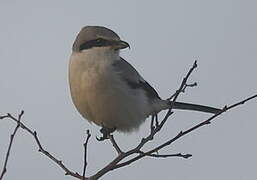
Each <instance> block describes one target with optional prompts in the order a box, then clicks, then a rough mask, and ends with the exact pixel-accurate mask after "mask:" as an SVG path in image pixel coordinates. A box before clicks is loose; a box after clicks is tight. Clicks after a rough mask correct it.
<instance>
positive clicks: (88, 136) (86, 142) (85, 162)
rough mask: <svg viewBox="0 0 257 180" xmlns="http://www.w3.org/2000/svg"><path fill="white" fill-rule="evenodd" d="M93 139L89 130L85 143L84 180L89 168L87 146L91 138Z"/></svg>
mask: <svg viewBox="0 0 257 180" xmlns="http://www.w3.org/2000/svg"><path fill="white" fill-rule="evenodd" d="M90 137H91V134H90V132H89V130H87V139H86V141H85V143H84V167H83V175H82V176H83V180H84V179H85V175H86V168H87V145H88V141H89V138H90Z"/></svg>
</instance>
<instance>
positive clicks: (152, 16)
mask: <svg viewBox="0 0 257 180" xmlns="http://www.w3.org/2000/svg"><path fill="white" fill-rule="evenodd" d="M256 7H257V3H256V2H255V1H250V0H249V1H248V0H246V1H242V0H216V1H209V0H195V1H185V0H173V1H168V0H167V1H146V0H145V1H137V0H129V1H120V0H116V1H114V0H108V1H97V0H96V1H86V0H77V1H68V0H67V1H53V0H44V1H32V0H30V1H29V0H23V1H17V0H0V22H1V28H0V115H4V114H5V113H7V112H10V113H13V114H17V113H19V112H20V110H22V109H23V110H25V115H24V118H23V119H22V121H23V122H24V123H26V124H27V125H28V126H29V127H31V128H32V129H34V130H36V131H37V132H38V135H39V138H40V140H41V142H42V144H43V145H44V147H45V148H46V149H47V150H48V151H50V152H52V153H53V154H54V155H55V156H56V157H58V158H59V159H62V160H63V162H64V163H65V164H66V165H67V166H68V167H69V168H70V169H72V170H74V171H78V172H81V171H82V166H83V146H82V144H83V141H84V139H85V130H86V129H90V130H91V133H92V135H93V138H92V139H91V140H90V146H89V149H88V152H89V159H88V163H89V166H88V174H89V175H92V174H93V173H94V172H96V171H97V170H99V169H100V168H101V167H103V166H104V165H105V164H106V163H107V162H109V161H110V160H111V159H112V158H113V157H114V156H115V152H114V150H113V147H112V146H111V145H110V143H109V142H107V141H106V142H103V143H99V142H97V141H96V140H95V138H94V137H95V136H97V135H99V132H98V129H99V127H97V126H95V125H93V124H89V123H88V122H87V121H86V120H84V119H83V118H82V117H81V116H80V115H79V113H78V112H77V111H76V109H75V108H74V106H73V104H72V102H71V98H70V94H69V88H68V81H67V69H68V68H67V67H68V59H69V56H70V53H71V46H72V43H73V40H74V38H75V37H76V34H77V33H78V31H79V30H80V29H81V28H82V27H83V26H85V25H101V26H106V27H108V28H111V29H113V30H114V31H115V32H117V33H118V34H119V35H120V37H121V38H122V39H123V40H125V41H127V42H129V43H130V45H131V49H130V50H128V49H126V50H123V51H122V53H121V56H122V57H124V58H125V59H127V61H129V62H130V63H131V64H132V65H133V66H135V67H136V68H137V69H138V71H139V72H140V73H141V74H142V76H143V77H144V78H145V79H146V80H147V81H148V82H149V83H150V84H152V86H153V87H155V88H156V90H157V91H158V92H159V94H160V96H161V97H163V98H166V97H168V96H169V95H170V94H172V93H173V92H174V91H175V90H176V89H177V88H178V86H179V84H180V82H181V80H182V78H183V76H184V75H185V74H186V73H187V71H188V69H189V68H190V67H191V65H192V63H193V61H194V60H195V59H197V60H198V65H199V66H198V68H197V70H196V71H195V72H194V73H193V75H192V76H191V78H190V80H189V81H190V82H195V81H196V82H197V83H198V86H197V87H196V88H193V89H188V91H187V92H186V93H185V94H183V95H181V96H180V98H179V100H180V101H186V102H193V103H199V104H205V105H212V106H216V107H223V106H224V105H226V104H232V103H235V102H237V101H239V100H241V99H243V98H246V97H247V96H250V95H253V94H256V92H257V81H256V78H257V73H256V68H257V59H256V57H257V33H256V32H257V11H256ZM256 106H257V100H253V101H252V102H249V103H247V104H245V105H243V106H241V107H238V108H237V109H234V110H232V111H230V112H228V113H226V114H224V115H222V116H220V117H219V118H217V119H216V120H215V121H214V122H213V123H212V124H211V125H209V126H206V127H203V128H201V129H200V130H197V131H194V132H193V133H191V134H189V135H187V136H186V137H184V138H182V139H180V140H179V141H177V142H176V143H174V144H172V146H169V147H167V148H165V150H163V151H161V152H160V153H177V152H181V153H190V154H193V156H192V157H191V158H190V159H187V160H186V159H181V158H170V159H151V158H145V159H143V160H140V161H138V162H136V163H134V164H133V165H130V166H129V167H125V168H122V169H119V170H116V171H113V172H110V173H108V174H107V175H105V176H104V177H103V179H106V180H113V179H124V180H128V179H149V180H150V179H176V180H192V179H197V180H206V179H208V180H216V179H233V180H248V179H256V178H257V174H256V167H257V163H256V162H257V156H256V152H257V144H256V136H257V132H256V127H257V119H256V117H257V111H256ZM208 117H209V115H208V114H203V113H196V112H185V111H176V113H175V114H174V116H172V117H171V118H170V119H169V121H168V122H167V124H166V127H165V128H164V130H163V132H162V133H161V134H160V135H159V136H158V137H156V139H155V141H154V142H152V143H151V144H150V145H149V146H148V147H151V146H154V145H158V144H160V143H162V142H164V141H165V140H168V139H169V138H172V137H173V136H174V135H176V134H177V133H178V132H179V131H180V130H185V129H186V128H189V127H191V126H192V125H194V124H196V123H198V122H200V121H202V120H205V119H206V118H208ZM14 127H15V124H14V123H13V122H11V121H7V120H4V121H1V122H0V169H2V166H3V161H4V156H5V153H6V150H7V146H8V143H9V136H10V134H11V132H12V131H13V129H14ZM148 131H149V120H147V121H146V123H145V124H144V125H143V126H142V127H141V128H140V129H139V131H138V132H134V133H132V134H119V133H115V134H114V135H115V137H116V139H117V141H118V143H119V144H120V146H121V148H122V149H123V150H128V149H129V148H131V147H134V146H135V145H136V144H137V143H138V142H139V141H140V139H141V138H142V137H143V136H144V135H146V133H147V132H148ZM7 168H8V172H7V174H6V176H5V177H4V179H5V180H20V179H37V180H45V179H65V180H71V179H73V178H72V177H68V176H65V175H64V172H63V171H62V170H61V169H60V168H59V167H57V166H56V165H55V164H54V163H53V162H52V161H50V160H49V159H47V158H46V157H45V156H43V155H42V154H40V153H38V152H37V147H36V144H35V142H34V139H33V138H32V137H31V136H29V135H28V134H27V133H26V132H24V131H23V130H19V132H18V134H17V136H16V137H15V142H14V145H13V149H12V152H11V156H10V160H9V164H8V167H7Z"/></svg>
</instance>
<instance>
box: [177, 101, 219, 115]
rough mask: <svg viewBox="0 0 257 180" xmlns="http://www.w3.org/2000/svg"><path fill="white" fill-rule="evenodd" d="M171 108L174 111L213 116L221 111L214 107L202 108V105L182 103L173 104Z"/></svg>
mask: <svg viewBox="0 0 257 180" xmlns="http://www.w3.org/2000/svg"><path fill="white" fill-rule="evenodd" d="M173 108H174V109H183V110H192V111H200V112H206V113H213V114H217V113H219V112H220V111H221V109H218V108H214V107H209V106H202V105H197V104H189V103H182V102H175V104H174V107H173Z"/></svg>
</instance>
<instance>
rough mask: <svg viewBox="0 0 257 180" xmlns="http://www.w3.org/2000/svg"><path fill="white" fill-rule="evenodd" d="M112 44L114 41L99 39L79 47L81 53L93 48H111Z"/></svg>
mask: <svg viewBox="0 0 257 180" xmlns="http://www.w3.org/2000/svg"><path fill="white" fill-rule="evenodd" d="M111 44H112V41H108V40H106V39H102V38H99V39H94V40H91V41H87V42H85V43H83V44H81V45H80V46H79V50H80V51H81V50H84V49H90V48H92V47H102V46H109V45H111Z"/></svg>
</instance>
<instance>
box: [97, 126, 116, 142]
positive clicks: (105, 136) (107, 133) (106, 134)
mask: <svg viewBox="0 0 257 180" xmlns="http://www.w3.org/2000/svg"><path fill="white" fill-rule="evenodd" d="M115 130H116V128H106V127H102V128H101V129H100V132H101V133H102V135H103V136H102V137H96V140H97V141H104V140H106V139H109V136H110V134H111V133H113V132H114V131H115Z"/></svg>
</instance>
